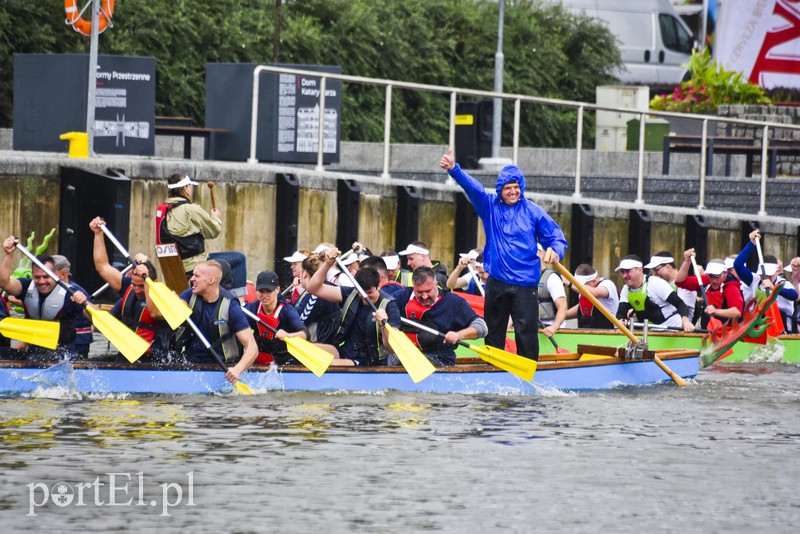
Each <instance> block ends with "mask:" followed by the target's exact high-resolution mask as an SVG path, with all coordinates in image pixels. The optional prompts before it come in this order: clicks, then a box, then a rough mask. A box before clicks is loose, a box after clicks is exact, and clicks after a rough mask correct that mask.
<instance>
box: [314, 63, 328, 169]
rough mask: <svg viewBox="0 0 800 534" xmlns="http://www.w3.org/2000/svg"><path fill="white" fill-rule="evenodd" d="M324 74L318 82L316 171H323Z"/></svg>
mask: <svg viewBox="0 0 800 534" xmlns="http://www.w3.org/2000/svg"><path fill="white" fill-rule="evenodd" d="M325 80H326V78H325V76H323V77H322V81H320V83H319V133H318V136H317V168H316V170H318V171H324V170H325V166H324V165H323V164H322V154H323V148H324V147H323V143H324V142H325Z"/></svg>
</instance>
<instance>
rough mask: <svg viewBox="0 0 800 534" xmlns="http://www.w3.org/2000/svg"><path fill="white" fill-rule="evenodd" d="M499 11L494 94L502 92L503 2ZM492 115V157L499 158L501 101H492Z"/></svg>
mask: <svg viewBox="0 0 800 534" xmlns="http://www.w3.org/2000/svg"><path fill="white" fill-rule="evenodd" d="M498 4H499V5H500V10H499V13H498V16H497V53H496V54H495V55H494V92H495V93H502V92H503V62H504V59H505V58H504V56H503V6H504V5H505V0H500V1H499V2H498ZM493 111H494V113H493V115H492V157H493V158H499V157H500V135H501V131H502V128H501V123H502V121H503V99H502V98H495V99H494V109H493Z"/></svg>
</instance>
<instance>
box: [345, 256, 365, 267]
mask: <svg viewBox="0 0 800 534" xmlns="http://www.w3.org/2000/svg"><path fill="white" fill-rule="evenodd" d="M341 261H342V265H345V266H347V265H350V264H351V263H355V262H357V261H361V258H359V257H358V254H350V255H349V256H347V257H346V258H345V259H343V260H341Z"/></svg>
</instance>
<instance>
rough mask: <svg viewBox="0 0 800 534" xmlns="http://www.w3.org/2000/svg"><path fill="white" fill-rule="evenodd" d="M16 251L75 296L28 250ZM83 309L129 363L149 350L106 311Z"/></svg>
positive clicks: (22, 247) (144, 343) (20, 248)
mask: <svg viewBox="0 0 800 534" xmlns="http://www.w3.org/2000/svg"><path fill="white" fill-rule="evenodd" d="M17 250H19V251H20V252H21V253H22V254H23V255H24V256H25V257H27V258H28V259H29V260H31V261H32V262H33V263H34V264H36V265H37V266H38V267H39V268H40V269H41V270H43V271H44V272H45V273H47V276H49V277H50V278H52V279H53V280H55V281H56V283H57V284H58V285H59V286H61V287H62V288H63V289H64V290H65V291H67V292H68V293H69V294H70V295H75V293H76V291H75V289H73V288H72V287H70V286H69V285H68V284H66V283H65V282H64V281H63V280H61V279H60V278H59V277H58V276H56V274H55V273H54V272H53V271H51V270H50V269H48V268H47V266H45V265H44V264H43V263H42V262H40V261H39V260H38V258H36V256H34V255H33V254H31V253H30V251H29V250H28V249H26V248H25V247H24V246H22V245H21V244H19V243H17ZM83 307H84V309H85V310H86V311H87V312H89V315H91V317H92V323H93V324H94V326H95V327H96V328H97V329H98V330H100V332H102V333H103V335H104V336H106V338H108V340H109V341H110V342H111V344H112V345H114V346H115V347H116V348H117V350H119V351H120V352H121V353H122V355H123V356H125V358H127V360H128V361H129V362H131V363H133V362H135V361H136V360H138V359H139V358H140V357H141V356H142V354H144V353H145V352H147V349H148V348H150V344H149V343H148V342H147V341H145V340H144V339H142V338H140V337H139V336H137V335H136V334H135V333H134V332H133V331H132V330H130V329H129V328H128V327H127V326H125V325H124V324H123V323H122V321H120V320H119V319H117V318H116V317H114V316H113V315H111V314H110V313H108V312H107V311H105V310H96V309H94V308H93V307H91V306H89V305H88V304H86V303H85V302H84V303H83Z"/></svg>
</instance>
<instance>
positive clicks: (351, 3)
mask: <svg viewBox="0 0 800 534" xmlns="http://www.w3.org/2000/svg"><path fill="white" fill-rule="evenodd" d="M84 2H85V0H82V1H81V3H84ZM4 4H5V8H4V9H3V10H0V68H2V69H3V72H11V64H12V57H13V53H19V52H36V53H77V52H82V53H86V52H88V47H89V39H88V38H87V37H84V36H81V35H79V34H77V33H75V32H74V31H73V30H72V29H70V28H69V27H67V26H66V25H65V24H64V18H65V17H64V11H63V3H61V2H56V1H54V0H48V1H31V0H4ZM497 10H498V9H497V2H496V1H489V0H384V1H380V2H378V1H375V0H284V1H283V5H282V6H281V17H280V36H281V40H280V55H279V62H281V63H287V64H289V63H290V64H326V65H338V66H340V67H341V68H342V72H343V73H345V74H350V75H355V76H364V77H374V78H384V79H391V80H402V81H411V82H417V83H425V84H433V85H442V86H454V87H464V88H472V89H481V90H488V91H490V90H492V88H493V81H494V61H495V50H496V46H497ZM275 28H276V8H275V1H274V0H216V1H215V2H201V1H199V0H117V1H116V10H115V13H114V27H113V28H112V29H111V30H109V31H107V32H106V33H104V34H103V35H102V37H101V38H100V53H101V54H120V55H136V56H151V57H154V58H155V59H156V72H157V76H156V80H157V81H156V83H157V87H156V113H157V114H159V115H179V116H188V117H191V118H193V119H194V120H195V122H197V123H198V124H202V123H203V122H204V108H205V91H204V86H205V68H206V63H210V62H252V63H272V62H273V60H274V56H275V54H276V52H277V51H276V50H275V49H274V42H273V39H274V35H275V31H274V30H275ZM504 56H505V76H504V90H505V91H506V92H511V93H519V94H528V95H538V96H546V97H552V98H563V99H570V100H583V101H590V102H591V101H594V91H595V86H597V85H602V84H608V83H614V82H615V81H616V79H615V78H614V77H613V75H612V74H611V73H612V72H613V71H614V69H615V68H616V67H617V66H618V65H619V62H620V60H619V52H618V50H617V47H616V44H615V40H614V38H613V36H611V34H609V33H608V32H607V31H606V30H605V29H603V27H602V26H601V25H600V24H597V23H595V22H593V21H592V20H591V19H588V18H585V17H581V16H574V15H572V14H569V13H568V12H566V11H564V9H563V8H561V7H560V5H558V4H556V5H552V4H551V3H542V2H541V1H540V0H537V1H535V2H532V1H530V0H506V12H505V28H504ZM243 83H249V80H243ZM11 89H12V77H11V76H5V77H2V78H0V125H4V126H8V125H10V124H11V123H12V117H11V102H10V99H8V98H6V99H3V95H11ZM342 98H343V104H342V115H343V116H342V138H343V139H345V140H354V141H356V140H363V141H382V140H383V115H384V113H383V110H384V99H385V97H384V91H383V89H382V88H379V87H372V86H365V85H360V84H359V85H346V86H345V88H344V90H343V95H342ZM392 104H393V106H392V141H393V142H405V143H442V142H443V141H444V140H445V139H446V135H447V131H448V115H449V109H450V102H449V94H435V93H421V92H414V91H401V90H397V89H395V91H394V92H393V95H392ZM512 121H513V105H512V104H511V103H506V104H505V105H504V114H503V123H504V124H505V125H506V127H505V128H503V130H504V139H503V144H506V145H508V144H510V143H511V141H512V139H511V136H512V129H511V128H510V125H511V124H512ZM521 123H522V127H521V139H520V142H521V143H522V144H524V145H535V146H574V143H575V139H574V136H575V117H574V113H571V114H570V113H566V112H565V111H564V110H563V109H558V108H554V107H552V106H541V105H537V106H534V105H530V104H525V105H523V106H522V117H521ZM584 131H585V132H587V134H586V139H585V140H584V141H585V142H587V141H588V140H589V138H590V137H591V136H592V135H593V128H591V125H589V124H588V121H587V124H586V125H585V127H584Z"/></svg>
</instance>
